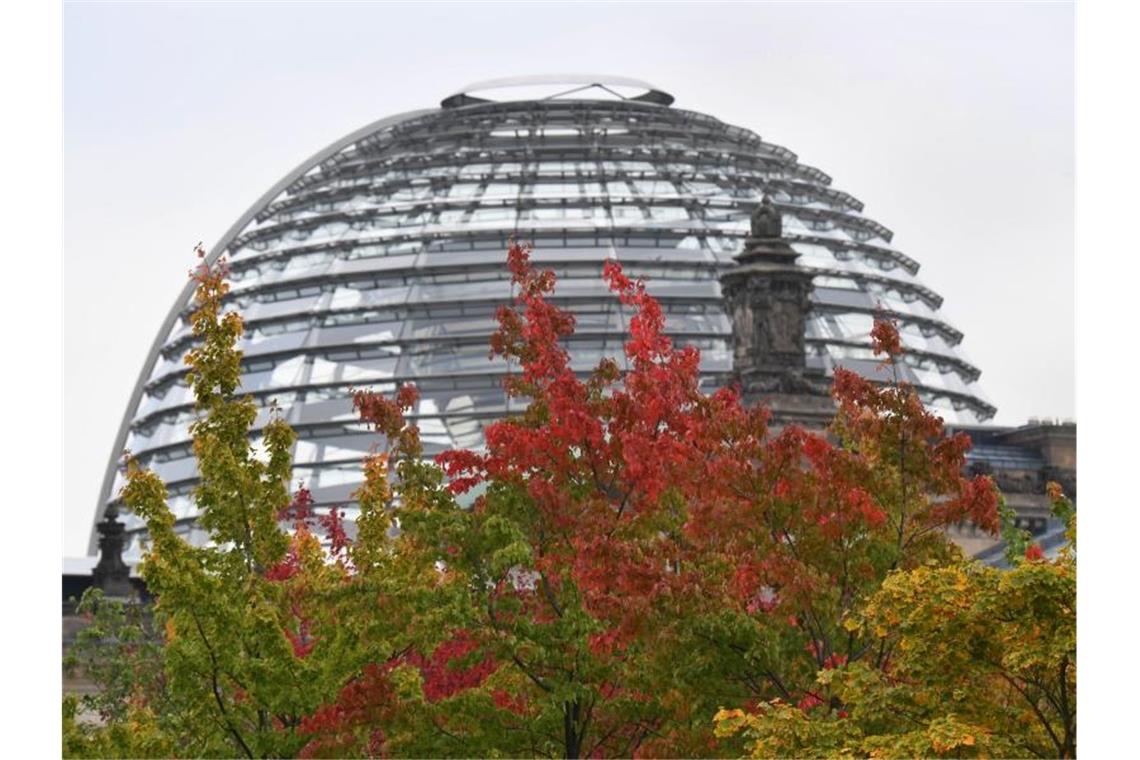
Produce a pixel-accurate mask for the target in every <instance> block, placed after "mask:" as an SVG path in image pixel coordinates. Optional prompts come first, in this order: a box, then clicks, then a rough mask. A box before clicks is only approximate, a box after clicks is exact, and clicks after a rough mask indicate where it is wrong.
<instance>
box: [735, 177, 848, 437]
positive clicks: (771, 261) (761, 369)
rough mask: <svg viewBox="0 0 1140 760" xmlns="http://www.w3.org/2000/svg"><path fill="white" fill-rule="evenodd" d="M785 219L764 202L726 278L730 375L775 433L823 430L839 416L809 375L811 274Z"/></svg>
mask: <svg viewBox="0 0 1140 760" xmlns="http://www.w3.org/2000/svg"><path fill="white" fill-rule="evenodd" d="M782 230H783V225H782V221H781V218H780V212H779V211H778V210H777V209H776V207H775V206H773V205H772V201H771V199H770V198H768V197H767V196H764V200H763V201H762V202H761V203H760V205H759V206H757V208H756V211H754V212H753V214H752V230H751V232H752V234H751V235H750V236H749V237H747V238H745V241H744V251H743V252H741V253H740V254H739V255H738V256H737V257H736V262H737V264H736V266H735V267H733V268H732V269H730V270H728V271H726V272H725V273H724V274H722V275H721V278H720V284H721V293H722V294H723V296H724V301H725V308H726V309H727V311H728V314H729V317H730V318H731V319H732V330H733V372H734V374H735V375H736V378H737V381H738V382H739V383H740V386H741V391H742V392H743V394H744V401H745V402H746V403H749V404H751V403H755V402H757V401H759V402H761V403H763V404H765V405H766V406H768V407H769V408H770V409H771V410H772V413H773V422H775V423H776V424H777V425H781V424H788V423H792V422H795V423H799V424H802V425H807V426H810V427H823V426H824V425H826V424H827V422H828V421H829V420H830V419H831V416H832V413H833V411H834V405H833V404H832V401H831V397H830V395H829V390H830V384H829V383H828V381H827V378H826V377H825V375H824V373H823V372H822V371H818V370H817V371H811V370H808V368H807V361H806V358H805V356H804V330H805V322H806V318H807V314H808V311H809V309H810V307H811V301H810V294H811V288H812V285H811V281H812V277H813V276H814V275H813V274H812V273H811V272H810V271H809V270H808V269H806V268H804V267H801V266H799V265H798V264H796V259H797V258H799V254H798V253H796V251H795V250H794V249H793V248H792V247H791V246H790V245H789V244H788V243H787V241H786V240H784V239H783V235H782Z"/></svg>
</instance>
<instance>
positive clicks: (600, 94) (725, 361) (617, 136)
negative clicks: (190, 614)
mask: <svg viewBox="0 0 1140 760" xmlns="http://www.w3.org/2000/svg"><path fill="white" fill-rule="evenodd" d="M503 95H505V98H504V97H503ZM520 95H521V96H522V98H521V99H520ZM492 96H494V97H492ZM495 98H498V99H495ZM672 102H673V98H672V96H670V95H669V94H667V93H665V92H663V91H661V90H659V89H657V88H655V87H652V86H650V85H647V84H644V83H640V82H636V81H634V80H628V79H620V78H612V77H611V78H605V77H542V78H532V79H523V80H499V81H495V82H489V83H485V84H484V85H480V86H477V87H471V88H467V89H465V90H463V91H461V92H459V93H456V94H454V95H451V96H449V97H447V98H445V99H444V100H443V102H442V106H441V107H440V108H438V109H431V110H422V111H414V112H411V113H405V114H401V115H398V116H394V117H390V118H386V119H382V120H380V121H378V122H376V123H374V124H371V125H369V126H367V127H365V128H363V129H360V130H358V131H356V132H354V133H352V134H351V135H348V136H347V137H345V138H343V139H341V140H338V141H337V142H335V143H333V144H332V145H330V146H329V147H328V148H326V149H324V150H322V151H320V152H319V153H317V154H316V155H314V156H313V157H312V158H310V159H308V160H307V161H305V162H304V163H303V164H301V165H300V166H299V167H297V168H296V169H295V170H294V171H293V172H291V173H290V174H289V175H288V176H286V177H285V178H284V179H283V180H282V181H281V182H279V183H278V184H277V185H276V186H274V187H273V188H272V189H270V191H269V192H268V193H266V194H265V195H264V196H263V197H262V198H261V199H260V200H258V201H257V203H255V204H254V205H253V207H251V208H250V209H249V211H247V212H246V214H245V215H244V216H242V217H241V219H240V220H239V221H238V222H237V223H236V224H235V225H234V226H233V227H232V228H231V229H230V230H229V231H228V232H227V233H226V235H225V236H224V237H223V239H222V240H221V241H220V242H219V243H218V245H217V246H216V247H215V248H214V249H213V250H212V251H211V252H210V254H209V258H210V259H211V260H212V259H215V258H217V257H218V256H220V255H223V254H224V255H226V256H227V257H228V258H229V260H230V262H231V265H232V285H233V290H232V293H231V300H232V303H233V305H234V306H235V307H237V308H240V309H241V310H242V312H243V314H244V315H245V319H246V329H247V333H246V336H245V338H244V340H243V342H242V345H241V348H242V350H243V351H244V354H245V356H244V363H243V376H242V389H243V390H244V391H245V392H246V393H249V394H251V395H252V396H253V398H255V399H256V400H257V403H258V404H260V405H261V406H262V407H263V413H262V415H261V417H260V418H259V423H258V424H261V423H262V422H264V420H265V419H267V418H268V414H269V409H268V407H269V404H270V402H271V401H272V400H276V402H277V403H278V404H279V405H280V407H281V408H282V409H283V410H284V414H285V418H286V420H287V421H288V422H289V423H290V424H292V425H293V426H294V428H295V429H296V430H297V432H298V435H299V440H298V442H297V444H296V449H295V452H294V455H295V463H296V464H295V471H294V474H295V477H296V478H297V479H300V480H304V481H305V482H306V484H307V485H308V486H309V488H310V489H311V491H312V493H313V496H314V500H315V503H316V505H317V506H318V507H319V506H322V505H324V506H329V505H333V504H337V505H344V506H347V507H348V508H349V514H350V515H351V513H352V510H351V493H352V492H353V491H354V490H355V489H356V488H357V487H358V485H359V478H360V477H361V474H360V461H361V458H362V456H363V455H364V454H365V453H367V452H368V451H369V449H370V448H371V447H372V446H373V445H374V444H375V442H376V441H375V437H374V434H372V433H369V432H368V431H366V430H365V429H364V426H362V425H361V424H359V423H358V422H357V421H356V419H355V417H354V415H353V413H352V408H351V400H350V394H349V392H350V389H351V388H361V387H368V388H374V389H377V390H392V389H394V388H395V386H396V384H398V383H401V382H404V381H412V382H414V383H415V384H416V385H417V386H418V388H419V390H420V392H421V394H422V398H421V400H420V402H419V406H418V408H417V409H415V410H414V412H415V418H416V419H417V420H418V422H419V425H420V427H421V430H422V436H423V440H424V443H425V446H426V448H427V451H428V453H436V452H438V451H441V450H443V449H446V448H450V447H477V446H479V445H480V444H481V442H482V429H483V426H484V425H485V424H487V423H488V422H489V421H491V420H494V419H496V418H499V417H502V416H503V415H504V413H506V412H507V411H514V410H515V407H513V406H512V408H511V409H510V410H508V408H507V406H506V405H505V403H506V402H505V399H504V394H503V391H502V388H501V379H502V376H503V374H504V372H505V370H506V367H505V364H504V363H503V362H502V361H498V360H490V359H489V358H488V338H489V336H490V334H491V333H492V331H493V330H494V329H495V327H496V324H495V321H494V313H495V309H496V307H497V306H498V305H500V304H502V303H505V302H508V301H509V300H510V298H511V286H510V281H509V275H508V273H507V271H506V267H505V250H506V246H507V240H508V238H509V236H511V235H512V234H515V235H517V236H518V238H519V239H521V240H530V241H533V242H534V245H535V259H536V261H537V262H539V263H540V264H541V265H543V266H545V267H549V268H551V269H553V270H554V272H555V273H556V274H557V275H558V288H557V293H556V300H557V301H558V302H559V303H560V304H562V305H564V306H565V307H567V308H569V309H570V310H572V311H573V312H574V314H575V315H576V317H577V333H576V334H575V336H574V338H573V339H572V341H571V342H570V344H569V345H570V349H571V352H572V356H573V361H574V363H575V366H576V367H577V368H580V369H581V370H583V371H586V370H588V369H590V368H592V367H593V366H595V365H596V364H597V362H598V360H599V359H601V358H602V357H603V356H615V357H617V358H618V360H619V361H621V360H622V351H621V344H622V340H623V336H624V334H625V331H626V322H625V320H626V319H627V317H628V315H627V314H624V313H623V311H622V309H621V308H620V306H619V304H618V303H617V301H616V299H615V298H614V297H612V295H610V294H609V293H608V292H607V290H606V288H605V285H604V283H603V282H602V280H601V277H600V272H601V266H602V262H603V261H604V260H605V259H607V258H616V259H617V260H619V261H620V262H622V264H623V265H624V267H625V268H626V271H627V272H628V273H629V274H630V275H632V276H636V277H643V278H645V279H646V280H647V281H649V283H650V291H651V292H652V294H653V295H655V296H656V297H657V298H659V299H660V301H661V303H662V305H663V307H664V310H665V312H666V314H667V319H668V323H667V329H668V331H669V333H670V334H671V335H672V336H673V338H674V339H675V340H676V341H678V342H680V343H683V344H691V345H695V346H698V347H699V348H700V349H701V354H702V364H701V366H702V371H703V373H704V374H705V377H706V380H705V382H707V383H708V385H709V387H710V388H713V387H716V386H717V385H718V384H721V383H723V382H726V381H727V377H728V374H729V373H730V372H731V370H732V351H731V346H730V341H731V326H730V322H729V320H728V318H727V317H726V315H725V311H724V307H723V303H722V298H721V289H720V284H719V282H718V278H719V276H720V274H721V273H722V272H723V271H724V269H725V268H726V267H729V266H731V265H732V257H733V255H735V254H736V253H738V252H739V251H740V250H741V247H742V244H743V239H744V237H745V236H746V234H747V233H748V228H749V221H748V219H749V214H750V212H751V211H752V210H753V208H754V207H755V205H756V204H757V203H758V202H759V201H760V199H761V197H762V195H763V194H768V195H769V196H771V198H772V200H773V202H774V203H775V205H776V207H777V208H778V209H779V211H780V212H781V214H782V216H783V229H784V236H785V238H786V239H787V240H788V242H789V243H791V245H792V246H793V247H794V248H795V250H796V251H798V252H799V253H800V254H801V255H800V258H799V263H800V264H801V265H803V266H807V267H811V268H812V269H813V270H814V271H816V272H817V276H816V277H815V279H814V291H813V294H812V309H811V312H810V314H809V317H808V321H807V328H806V335H805V346H806V353H807V357H806V360H807V364H808V366H809V367H818V368H822V369H824V370H825V371H830V369H831V368H832V367H834V366H836V365H843V366H845V367H847V368H849V369H852V370H855V371H857V372H860V373H861V374H864V375H866V376H868V377H877V374H876V366H877V364H878V360H877V359H876V358H875V357H874V356H873V355H872V352H871V348H870V330H871V324H872V319H873V316H874V314H875V312H876V311H877V310H881V311H884V312H886V313H887V314H889V315H890V316H892V317H894V318H895V319H896V320H897V321H898V323H899V326H900V330H901V333H902V336H903V341H904V343H905V345H906V347H907V349H908V353H907V354H906V362H907V364H906V366H905V368H904V371H905V375H906V377H905V378H904V379H905V380H907V381H909V382H911V383H913V384H914V385H915V386H917V388H918V389H919V391H920V393H921V394H922V396H923V398H924V400H925V401H926V402H927V403H928V404H930V405H931V406H932V407H934V408H935V409H936V410H937V411H938V412H939V413H940V414H941V415H942V416H943V417H944V418H945V419H946V420H947V422H949V423H952V424H975V423H977V422H980V421H984V420H986V419H988V418H990V417H991V416H992V415H993V413H994V411H995V410H994V407H993V406H991V405H990V404H989V403H988V402H987V401H985V400H984V397H983V396H982V395H981V393H980V392H979V390H978V386H977V383H976V381H977V378H978V375H979V372H978V370H977V369H976V368H975V367H974V366H973V365H972V364H970V363H969V362H968V361H967V360H966V359H965V358H963V356H962V354H961V352H960V351H959V349H958V348H957V346H958V343H959V342H960V341H961V339H962V334H961V333H960V332H959V331H958V330H956V329H954V327H953V326H951V325H949V324H947V323H946V322H945V321H944V320H943V319H942V317H941V316H940V314H939V307H940V306H941V303H942V299H941V298H940V297H939V296H938V295H937V294H936V293H935V292H934V291H932V290H930V289H929V288H927V287H926V286H924V285H923V284H922V283H921V282H920V281H919V280H918V279H917V277H916V273H917V271H918V263H917V262H916V261H915V260H914V259H912V258H910V257H909V256H906V255H904V254H903V253H901V252H899V251H897V250H895V249H894V248H893V247H891V245H890V240H891V232H890V231H889V230H888V229H887V228H886V227H884V226H883V225H882V224H880V223H878V222H877V221H874V220H873V219H870V218H868V217H866V216H864V215H863V214H862V209H863V204H862V203H860V202H859V201H858V200H856V199H855V198H854V197H852V196H851V195H848V194H847V193H845V192H843V191H841V190H837V189H835V188H833V187H832V186H831V178H830V177H828V176H827V175H826V174H825V173H823V172H822V171H820V170H819V169H816V168H813V167H811V166H808V165H805V164H802V163H800V162H799V160H798V159H797V157H796V155H795V154H794V153H792V152H791V151H790V150H788V149H787V148H784V147H781V146H779V145H774V144H772V143H769V142H766V141H764V140H763V139H761V138H760V137H759V136H758V135H757V134H755V133H754V132H751V131H749V130H747V129H743V128H741V127H735V126H732V125H729V124H725V123H723V122H721V121H718V120H717V119H716V118H714V117H712V116H707V115H705V114H701V113H696V112H693V111H685V110H681V109H677V108H673V107H671V103H672ZM190 297H191V290H190V289H189V287H188V288H187V289H186V290H184V291H183V293H182V295H181V296H180V297H179V299H178V302H177V303H176V304H175V306H174V309H173V311H172V312H171V313H170V315H169V317H168V319H167V321H166V323H165V324H164V325H163V327H162V329H161V332H160V335H159V336H158V338H157V340H156V343H155V345H154V348H153V350H152V352H151V354H150V356H149V357H148V359H147V363H146V366H145V367H144V369H143V373H142V377H141V378H140V380H139V383H138V386H137V387H136V389H135V394H134V396H133V397H132V399H131V402H130V407H129V409H128V410H127V413H126V418H125V420H124V422H123V426H122V428H121V430H120V433H119V438H118V439H117V441H116V445H115V456H114V457H113V458H112V461H111V463H110V464H109V466H108V471H107V476H106V478H105V480H104V483H103V489H102V493H101V494H100V498H99V505H98V509H99V512H98V513H97V515H96V520H97V519H98V517H99V515H100V514H101V513H102V510H103V509H104V508H105V506H106V505H107V504H109V503H111V502H114V501H115V500H116V499H117V496H118V492H119V489H120V487H121V485H122V476H121V474H120V473H119V472H118V464H119V458H118V454H119V452H121V451H122V450H124V449H129V450H130V451H132V452H133V453H134V454H135V455H136V456H137V457H138V458H139V459H140V460H141V462H142V463H143V464H144V465H146V466H149V467H151V468H153V469H154V470H155V471H156V472H157V473H158V474H159V475H160V476H161V477H162V478H163V480H165V481H166V482H167V484H168V485H169V487H170V491H171V494H172V501H171V507H172V509H173V510H174V512H175V514H176V517H178V518H179V519H180V523H181V525H182V526H183V527H184V529H185V530H186V531H187V532H193V530H194V528H193V517H194V513H193V501H192V498H191V495H190V494H191V490H192V488H193V486H194V484H195V478H196V469H195V464H194V459H193V456H192V454H191V450H190V442H189V438H188V434H187V425H188V423H189V422H190V420H191V419H193V417H194V415H195V412H194V408H193V398H192V395H191V394H190V392H189V390H188V388H187V387H186V385H185V375H186V366H185V365H184V364H183V362H182V357H183V355H184V354H185V352H186V350H187V348H188V347H189V346H190V343H191V340H192V336H191V332H190V327H189V325H188V324H187V321H186V317H187V315H188V313H189V304H190ZM127 527H128V530H133V531H135V533H136V535H137V532H138V529H139V528H140V527H141V526H140V525H139V523H138V521H137V519H135V518H133V517H128V526H127ZM195 538H199V537H198V536H195ZM136 544H137V542H136ZM137 549H138V547H137V545H136V546H135V547H134V551H133V552H131V553H136V552H137Z"/></svg>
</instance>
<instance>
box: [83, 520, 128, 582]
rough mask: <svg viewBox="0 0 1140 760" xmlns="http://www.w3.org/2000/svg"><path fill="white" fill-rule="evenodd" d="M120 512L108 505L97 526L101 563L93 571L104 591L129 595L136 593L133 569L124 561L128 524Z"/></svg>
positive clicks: (95, 578)
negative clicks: (132, 576)
mask: <svg viewBox="0 0 1140 760" xmlns="http://www.w3.org/2000/svg"><path fill="white" fill-rule="evenodd" d="M118 517H119V512H118V510H117V509H115V508H114V506H111V507H108V508H107V511H106V513H105V514H104V517H103V521H102V522H100V523H99V524H98V525H97V526H96V528H95V529H96V530H97V531H99V563H98V564H97V565H95V569H94V570H92V571H91V575H92V578H93V580H94V585H95V586H96V587H97V588H101V589H103V593H104V594H106V595H107V596H113V597H123V598H125V597H129V596H131V595H132V594H133V593H134V587H133V586H132V585H131V569H130V568H129V567H127V564H126V563H125V562H123V549H124V547H125V545H126V535H125V531H126V526H125V525H123V524H122V523H121V522H119V519H118Z"/></svg>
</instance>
